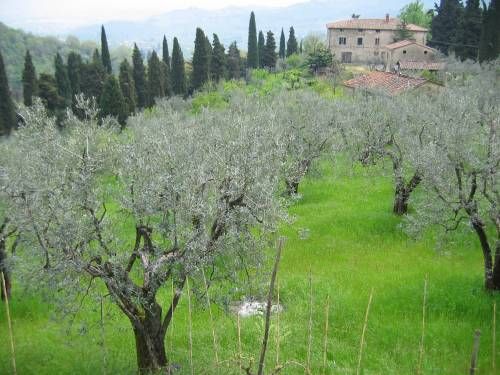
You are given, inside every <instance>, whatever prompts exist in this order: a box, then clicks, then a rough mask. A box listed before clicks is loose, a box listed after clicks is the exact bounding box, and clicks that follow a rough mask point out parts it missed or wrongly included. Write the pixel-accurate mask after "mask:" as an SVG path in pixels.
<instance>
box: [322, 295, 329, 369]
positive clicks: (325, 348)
mask: <svg viewBox="0 0 500 375" xmlns="http://www.w3.org/2000/svg"><path fill="white" fill-rule="evenodd" d="M329 314H330V295H328V296H327V297H326V308H325V340H324V342H323V374H326V360H327V354H328V317H329Z"/></svg>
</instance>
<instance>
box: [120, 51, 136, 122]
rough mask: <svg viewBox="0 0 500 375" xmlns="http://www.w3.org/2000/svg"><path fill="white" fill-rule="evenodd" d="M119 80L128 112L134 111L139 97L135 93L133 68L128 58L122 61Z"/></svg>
mask: <svg viewBox="0 0 500 375" xmlns="http://www.w3.org/2000/svg"><path fill="white" fill-rule="evenodd" d="M119 81H120V89H121V91H122V95H123V99H124V100H125V105H126V108H127V113H128V114H131V113H134V112H135V106H136V103H137V98H136V94H135V85H134V78H133V77H132V68H131V66H130V64H129V63H128V61H127V59H123V61H122V63H121V64H120V75H119Z"/></svg>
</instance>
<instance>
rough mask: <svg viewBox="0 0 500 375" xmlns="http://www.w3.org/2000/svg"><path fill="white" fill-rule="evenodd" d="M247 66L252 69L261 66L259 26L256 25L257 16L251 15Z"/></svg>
mask: <svg viewBox="0 0 500 375" xmlns="http://www.w3.org/2000/svg"><path fill="white" fill-rule="evenodd" d="M247 66H248V68H250V69H253V68H257V67H258V66H259V51H258V49H257V26H256V24H255V14H254V12H252V13H251V14H250V23H249V25H248V52H247Z"/></svg>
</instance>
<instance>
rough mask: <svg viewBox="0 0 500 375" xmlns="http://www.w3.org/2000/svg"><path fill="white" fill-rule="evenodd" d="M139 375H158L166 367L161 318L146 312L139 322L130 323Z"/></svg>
mask: <svg viewBox="0 0 500 375" xmlns="http://www.w3.org/2000/svg"><path fill="white" fill-rule="evenodd" d="M132 326H133V329H134V336H135V347H136V353H137V367H138V368H139V373H140V374H150V373H160V372H161V371H166V369H167V366H168V361H167V354H166V352H165V333H164V331H163V329H162V320H161V316H156V315H154V314H153V315H151V314H150V313H149V312H146V314H145V317H144V318H142V319H140V322H139V323H138V322H133V323H132Z"/></svg>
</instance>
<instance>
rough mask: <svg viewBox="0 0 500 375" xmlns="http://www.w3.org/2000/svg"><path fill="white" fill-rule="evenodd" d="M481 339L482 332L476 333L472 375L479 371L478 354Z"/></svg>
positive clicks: (471, 367) (471, 363)
mask: <svg viewBox="0 0 500 375" xmlns="http://www.w3.org/2000/svg"><path fill="white" fill-rule="evenodd" d="M480 338H481V331H480V330H478V329H477V330H476V332H474V346H473V347H472V356H471V360H470V371H469V374H470V375H474V374H475V373H476V370H477V354H478V353H479V339H480Z"/></svg>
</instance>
